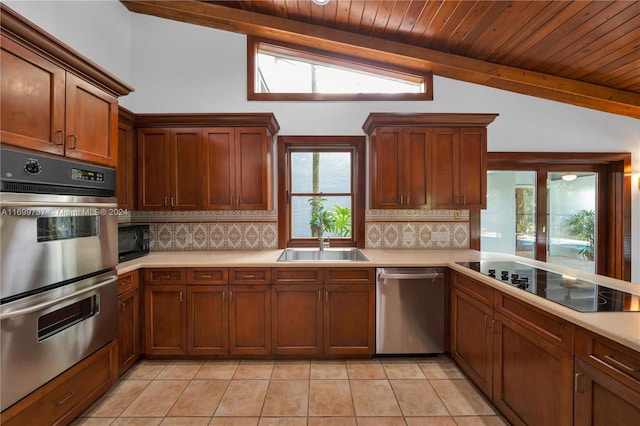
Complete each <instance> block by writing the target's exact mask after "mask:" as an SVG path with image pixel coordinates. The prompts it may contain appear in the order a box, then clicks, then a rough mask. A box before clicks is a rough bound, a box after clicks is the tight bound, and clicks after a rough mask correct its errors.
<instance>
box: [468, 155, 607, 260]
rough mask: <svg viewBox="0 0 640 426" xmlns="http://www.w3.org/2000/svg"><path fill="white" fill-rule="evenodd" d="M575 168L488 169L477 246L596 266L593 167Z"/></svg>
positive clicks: (594, 175) (534, 257)
mask: <svg viewBox="0 0 640 426" xmlns="http://www.w3.org/2000/svg"><path fill="white" fill-rule="evenodd" d="M578 169H580V170H572V169H571V168H566V169H564V170H562V169H556V168H554V169H553V170H490V171H489V172H488V174H487V209H486V210H483V211H482V212H481V214H480V220H481V233H480V247H481V249H482V250H483V251H491V252H497V253H507V254H515V255H518V256H522V257H526V258H530V259H537V260H543V261H547V262H549V263H555V264H558V265H563V266H567V267H570V268H574V269H579V270H583V271H585V272H596V262H595V260H596V256H597V246H598V245H597V217H596V216H597V210H598V208H597V199H596V198H597V197H596V194H597V192H598V173H597V172H596V171H595V170H593V169H589V168H586V169H585V168H584V167H578Z"/></svg>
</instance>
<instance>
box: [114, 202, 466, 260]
mask: <svg viewBox="0 0 640 426" xmlns="http://www.w3.org/2000/svg"><path fill="white" fill-rule="evenodd" d="M120 221H121V222H128V221H131V222H134V223H148V224H149V228H150V231H151V232H150V233H151V241H150V245H151V247H150V248H151V250H153V251H169V250H264V249H275V248H277V247H278V223H277V212H274V211H262V212H255V211H252V212H241V211H234V212H136V211H134V212H132V213H131V215H130V216H129V217H126V218H121V220H120ZM365 232H366V234H365V235H366V242H365V247H366V248H370V249H466V248H469V212H468V211H465V210H462V211H454V210H367V212H366V221H365Z"/></svg>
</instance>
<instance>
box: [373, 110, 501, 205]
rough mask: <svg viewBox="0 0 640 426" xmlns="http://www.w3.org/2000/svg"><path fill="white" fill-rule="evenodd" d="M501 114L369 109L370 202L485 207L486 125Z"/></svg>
mask: <svg viewBox="0 0 640 426" xmlns="http://www.w3.org/2000/svg"><path fill="white" fill-rule="evenodd" d="M496 116H497V114H435V113H416V114H393V113H391V114H386V113H372V114H369V116H368V117H367V119H366V121H365V123H364V124H363V126H362V128H363V130H364V131H365V133H367V135H369V148H370V168H369V170H370V174H369V176H370V185H369V186H370V193H369V198H370V201H371V202H370V205H371V208H375V209H383V208H391V209H399V208H432V209H462V208H464V209H479V208H486V192H487V185H486V171H487V164H486V162H487V129H486V127H487V125H489V124H490V123H491V122H493V120H494V119H495V118H496Z"/></svg>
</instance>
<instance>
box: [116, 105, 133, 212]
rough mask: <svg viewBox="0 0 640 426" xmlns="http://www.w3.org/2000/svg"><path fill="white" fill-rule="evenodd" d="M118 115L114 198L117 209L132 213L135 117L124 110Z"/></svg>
mask: <svg viewBox="0 0 640 426" xmlns="http://www.w3.org/2000/svg"><path fill="white" fill-rule="evenodd" d="M119 111H120V112H119V115H118V117H119V118H118V168H117V170H116V197H117V198H118V207H119V208H121V209H126V210H129V211H133V210H135V209H136V201H137V200H136V194H137V191H136V189H137V185H136V182H137V179H136V169H137V161H136V159H137V156H136V151H137V150H136V143H135V142H136V132H135V129H134V125H135V116H134V114H133V113H132V112H131V111H129V110H126V109H124V108H122V107H121V108H120V109H119Z"/></svg>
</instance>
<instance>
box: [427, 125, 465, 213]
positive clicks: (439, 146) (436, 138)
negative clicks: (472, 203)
mask: <svg viewBox="0 0 640 426" xmlns="http://www.w3.org/2000/svg"><path fill="white" fill-rule="evenodd" d="M458 145H459V132H458V129H455V128H434V129H433V130H432V139H431V153H432V155H431V183H432V188H431V204H432V208H434V209H453V208H460V206H459V200H460V198H459V195H458V187H459V182H460V178H459V170H458V167H459V164H460V163H459V161H458Z"/></svg>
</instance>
